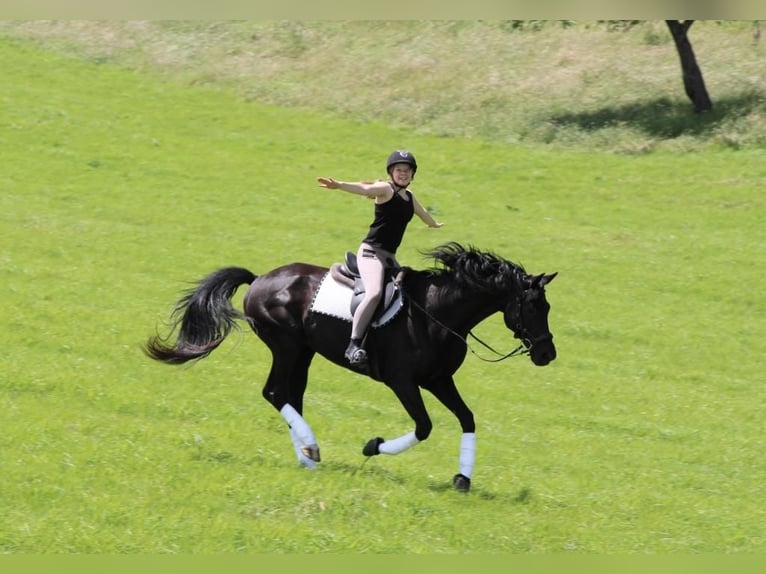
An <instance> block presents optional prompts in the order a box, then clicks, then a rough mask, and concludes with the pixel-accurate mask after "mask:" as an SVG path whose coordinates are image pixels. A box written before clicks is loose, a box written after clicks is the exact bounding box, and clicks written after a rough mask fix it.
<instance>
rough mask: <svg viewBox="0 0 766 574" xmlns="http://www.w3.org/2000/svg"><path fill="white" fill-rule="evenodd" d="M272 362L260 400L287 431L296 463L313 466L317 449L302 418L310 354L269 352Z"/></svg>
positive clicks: (316, 461)
mask: <svg viewBox="0 0 766 574" xmlns="http://www.w3.org/2000/svg"><path fill="white" fill-rule="evenodd" d="M272 355H273V363H272V366H271V372H270V373H269V378H268V380H267V381H266V385H265V386H264V388H263V397H264V398H265V399H266V400H267V401H269V403H271V405H272V406H273V407H274V408H275V409H277V410H278V411H279V414H281V415H282V418H284V419H285V421H286V422H287V425H288V427H289V429H290V440H291V441H292V443H293V447H294V449H295V455H296V457H297V458H298V462H299V464H301V465H302V466H305V467H307V468H314V467H316V463H318V462H319V461H320V455H319V446H318V444H317V440H316V438H315V436H314V432H313V431H312V430H311V427H310V426H309V424H308V423H307V422H306V421H305V419H304V418H303V415H302V413H303V394H304V392H305V391H306V384H307V382H308V370H309V366H310V365H311V360H312V358H313V357H314V352H313V351H311V350H310V349H308V348H304V349H301V350H296V351H295V352H286V350H285V349H284V348H281V349H279V352H276V351H275V350H272Z"/></svg>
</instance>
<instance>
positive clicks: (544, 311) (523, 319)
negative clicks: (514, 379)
mask: <svg viewBox="0 0 766 574" xmlns="http://www.w3.org/2000/svg"><path fill="white" fill-rule="evenodd" d="M556 275H557V273H553V274H551V275H545V274H541V275H534V276H526V277H524V278H523V279H522V281H521V283H522V290H521V293H520V294H519V295H518V296H517V297H514V298H513V299H512V300H511V301H510V302H509V303H508V306H507V307H506V308H505V311H504V313H503V315H504V319H505V325H506V327H508V328H509V329H510V330H511V331H513V334H514V336H515V337H516V338H517V339H521V342H522V343H523V344H524V346H525V347H526V348H527V349H528V350H529V357H530V358H531V359H532V362H533V363H534V364H535V365H537V366H539V367H542V366H545V365H547V364H548V363H550V362H551V361H552V360H554V359H555V358H556V347H555V346H554V344H553V335H552V334H551V332H550V330H549V329H548V311H549V310H550V308H551V306H550V305H549V304H548V301H546V299H545V286H546V285H547V284H548V283H550V282H551V281H553V279H554V278H555V277H556Z"/></svg>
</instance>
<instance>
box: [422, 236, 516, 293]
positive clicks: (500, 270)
mask: <svg viewBox="0 0 766 574" xmlns="http://www.w3.org/2000/svg"><path fill="white" fill-rule="evenodd" d="M422 254H423V255H424V256H426V257H429V258H432V259H434V261H435V262H436V263H437V264H438V265H440V267H434V268H432V269H429V270H427V271H425V273H426V274H428V275H429V276H431V277H443V276H449V277H450V278H451V279H453V280H454V281H455V282H456V283H458V284H460V285H463V286H466V287H469V288H473V289H478V290H480V291H488V292H495V291H498V290H503V291H505V290H509V289H515V288H518V286H519V285H520V283H521V280H522V278H523V277H524V276H525V275H526V271H525V270H524V267H522V266H521V265H519V264H517V263H513V262H512V261H508V260H507V259H503V258H502V257H499V256H498V255H495V254H494V253H492V252H490V251H481V250H479V249H476V248H474V247H472V246H469V247H463V246H462V245H461V244H460V243H457V242H455V241H451V242H449V243H445V244H443V245H440V246H438V247H436V248H434V249H432V250H431V251H425V252H422Z"/></svg>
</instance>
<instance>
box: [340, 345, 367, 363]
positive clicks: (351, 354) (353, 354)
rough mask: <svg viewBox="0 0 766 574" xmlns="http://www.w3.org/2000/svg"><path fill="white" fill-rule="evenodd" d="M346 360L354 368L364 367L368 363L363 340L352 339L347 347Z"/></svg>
mask: <svg viewBox="0 0 766 574" xmlns="http://www.w3.org/2000/svg"><path fill="white" fill-rule="evenodd" d="M345 357H346V360H347V361H348V362H349V363H350V364H351V365H354V366H358V365H363V364H364V363H366V362H367V351H365V350H364V349H363V348H362V341H361V339H351V341H349V343H348V347H346V353H345Z"/></svg>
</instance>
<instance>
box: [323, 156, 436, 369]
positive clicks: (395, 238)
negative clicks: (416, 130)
mask: <svg viewBox="0 0 766 574" xmlns="http://www.w3.org/2000/svg"><path fill="white" fill-rule="evenodd" d="M417 170H418V164H417V162H416V161H415V156H414V155H412V154H411V153H410V152H409V151H407V150H396V151H394V152H392V153H391V155H389V156H388V161H387V162H386V172H387V173H388V177H389V181H384V180H379V181H376V182H348V181H338V180H336V179H333V178H331V177H319V178H317V181H318V182H319V185H320V187H326V188H329V189H342V190H343V191H347V192H349V193H355V194H357V195H363V196H366V197H368V198H370V199H374V200H375V218H374V220H373V222H372V224H371V225H370V229H369V231H368V233H367V236H366V237H365V238H364V239H363V240H362V244H361V245H360V246H359V250H358V252H357V264H358V266H359V275H360V276H361V279H362V283H363V284H364V289H365V292H364V298H363V299H362V301H361V302H360V303H359V306H358V307H357V309H356V312H355V313H354V318H353V322H352V324H351V341H350V342H349V344H348V348H347V349H346V353H345V357H346V359H347V360H348V362H349V363H350V364H351V365H361V364H363V363H364V362H365V361H366V360H367V352H366V351H365V350H364V349H363V348H362V341H363V339H364V334H365V332H366V331H367V327H368V325H369V323H370V321H371V320H372V315H373V313H374V312H375V309H376V308H377V306H378V303H380V299H381V296H382V294H383V287H384V285H383V277H384V273H385V269H386V268H387V267H398V266H399V264H398V262H397V261H396V249H397V248H398V247H399V244H400V243H401V242H402V238H403V237H404V231H405V229H406V228H407V224H408V223H409V222H410V220H411V219H412V216H413V214H415V215H417V216H418V217H420V219H422V220H423V222H424V223H425V224H426V225H428V226H429V227H441V226H442V225H443V223H438V222H437V221H436V220H434V218H433V217H432V216H431V214H430V213H428V211H427V210H426V209H425V208H424V207H423V206H422V205H421V204H420V203H419V202H418V200H417V199H415V196H414V195H413V193H412V191H410V190H409V189H408V186H409V185H410V183H411V182H412V180H413V179H414V178H415V172H416V171H417Z"/></svg>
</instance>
